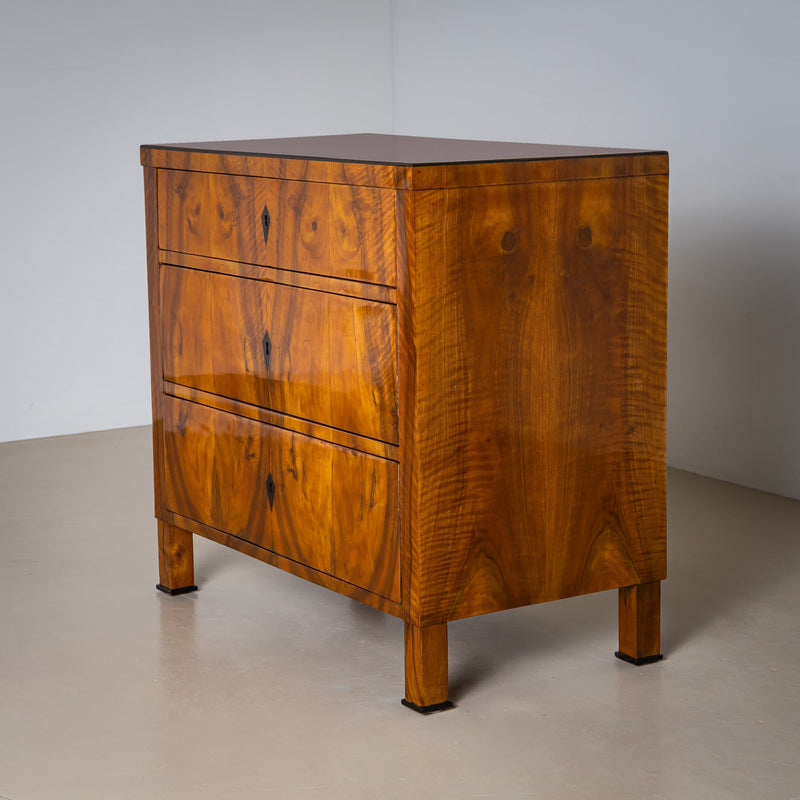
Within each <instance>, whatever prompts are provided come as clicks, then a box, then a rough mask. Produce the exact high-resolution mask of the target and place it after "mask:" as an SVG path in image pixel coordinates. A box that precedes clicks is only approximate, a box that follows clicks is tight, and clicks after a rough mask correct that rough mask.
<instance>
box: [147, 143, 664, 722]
mask: <svg viewBox="0 0 800 800" xmlns="http://www.w3.org/2000/svg"><path fill="white" fill-rule="evenodd" d="M141 160H142V164H143V166H144V180H145V202H146V221H147V255H148V278H149V298H150V333H151V360H152V391H153V423H154V424H153V442H154V470H155V511H156V517H157V519H158V537H159V538H158V540H159V570H160V583H159V588H160V589H162V590H163V591H166V592H169V593H171V594H178V593H181V592H185V591H191V590H193V589H194V588H196V587H195V585H194V570H193V556H192V536H193V535H194V534H197V535H200V536H204V537H207V538H209V539H212V540H214V541H217V542H220V543H221V544H224V545H227V546H228V547H232V548H234V549H236V550H239V551H241V552H244V553H247V554H249V555H251V556H253V557H255V558H258V559H260V560H262V561H265V562H267V563H269V564H272V565H274V566H277V567H280V568H281V569H284V570H287V571H289V572H291V573H293V574H295V575H298V576H300V577H302V578H305V579H307V580H311V581H314V582H315V583H318V584H320V585H322V586H325V587H327V588H329V589H332V590H334V591H337V592H340V593H342V594H345V595H347V596H349V597H352V598H355V599H357V600H360V601H362V602H365V603H368V604H369V605H372V606H374V607H376V608H379V609H381V610H383V611H385V612H387V613H389V614H393V615H395V616H398V617H400V618H402V619H403V620H404V621H405V627H406V637H405V653H406V659H405V671H406V697H405V699H404V701H403V702H404V703H405V704H406V705H408V706H410V707H412V708H414V709H416V710H418V711H423V712H428V711H433V710H439V709H442V708H446V707H448V706H449V705H450V704H449V701H448V696H447V622H448V621H450V620H454V619H459V618H463V617H469V616H473V615H476V614H483V613H486V612H490V611H498V610H502V609H507V608H513V607H517V606H521V605H528V604H532V603H539V602H544V601H548V600H555V599H559V598H564V597H569V596H573V595H577V594H584V593H587V592H596V591H602V590H607V589H619V624H620V646H619V651H618V652H617V655H618V656H620V657H621V658H624V659H626V660H628V661H632V662H634V663H637V664H642V663H647V662H649V661H654V660H657V659H658V658H660V652H659V651H660V643H659V629H660V619H659V615H660V581H661V580H662V579H663V578H664V577H665V576H666V508H665V499H666V481H665V449H666V440H665V428H666V424H665V416H666V414H665V392H666V286H667V284H666V269H667V181H668V177H667V175H668V161H667V155H666V153H663V152H659V151H631V150H610V149H600V148H576V147H558V146H548V145H526V144H512V143H499V142H470V141H461V140H444V139H422V138H415V137H403V136H379V135H370V134H359V135H347V136H326V137H309V138H298V139H265V140H253V141H236V142H206V143H200V144H184V145H180V144H178V145H146V146H144V147H142V150H141Z"/></svg>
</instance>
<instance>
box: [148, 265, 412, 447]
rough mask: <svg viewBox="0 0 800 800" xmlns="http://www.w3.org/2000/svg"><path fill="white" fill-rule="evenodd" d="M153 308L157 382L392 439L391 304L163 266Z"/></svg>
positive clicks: (394, 411)
mask: <svg viewBox="0 0 800 800" xmlns="http://www.w3.org/2000/svg"><path fill="white" fill-rule="evenodd" d="M161 310H162V332H161V339H162V358H163V370H164V379H165V380H167V381H171V382H173V383H179V384H183V385H185V386H191V387H193V388H196V389H201V390H203V391H206V392H211V393H212V394H216V395H220V396H222V397H229V398H232V399H235V400H241V401H242V402H245V403H252V404H254V405H259V406H264V407H265V408H270V409H274V410H275V411H278V412H282V413H285V414H291V415H293V416H296V417H301V418H303V419H308V420H313V421H316V422H320V423H322V424H324V425H330V426H333V427H335V428H341V429H342V430H346V431H352V432H354V433H358V434H362V435H364V436H369V437H372V438H374V439H380V440H383V441H388V442H391V443H396V442H397V436H398V428H397V382H396V371H397V368H396V352H395V347H396V344H395V342H396V338H397V337H396V330H395V328H396V320H395V309H394V307H393V306H390V305H386V304H384V303H372V302H369V301H366V300H358V299H355V298H350V297H342V296H340V295H335V294H328V293H326V292H317V291H311V290H306V289H296V288H294V287H291V286H283V285H281V284H274V283H267V282H264V281H254V280H247V279H242V278H235V277H231V276H228V275H219V274H215V273H211V272H202V271H199V270H193V269H183V268H180V267H171V266H166V265H165V266H163V267H162V268H161ZM265 334H268V335H269V339H270V342H269V350H270V355H269V362H267V357H266V355H265V352H264V336H265Z"/></svg>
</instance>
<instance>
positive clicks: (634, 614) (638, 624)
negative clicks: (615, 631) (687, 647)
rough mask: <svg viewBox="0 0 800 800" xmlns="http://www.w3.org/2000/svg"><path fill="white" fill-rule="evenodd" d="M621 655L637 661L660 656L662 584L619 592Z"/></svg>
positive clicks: (656, 583) (629, 587) (641, 586)
mask: <svg viewBox="0 0 800 800" xmlns="http://www.w3.org/2000/svg"><path fill="white" fill-rule="evenodd" d="M619 652H620V653H622V654H624V655H625V656H627V657H628V658H629V659H632V660H634V661H636V660H639V659H652V658H654V657H656V656H658V655H659V654H660V653H661V583H660V581H653V582H652V583H644V584H639V585H637V586H625V587H623V588H621V589H620V590H619Z"/></svg>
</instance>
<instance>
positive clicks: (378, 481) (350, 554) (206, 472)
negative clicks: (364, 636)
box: [164, 397, 400, 601]
mask: <svg viewBox="0 0 800 800" xmlns="http://www.w3.org/2000/svg"><path fill="white" fill-rule="evenodd" d="M164 409H165V418H164V425H165V454H166V465H167V469H166V485H165V499H166V505H167V508H168V509H169V510H170V511H173V512H175V513H176V514H180V515H181V516H183V517H188V518H189V519H193V520H197V521H198V522H202V523H204V524H206V525H209V526H211V527H213V528H216V529H218V530H220V531H224V532H226V533H229V534H231V535H232V536H235V537H238V538H240V539H245V540H247V541H250V542H252V543H253V544H255V545H257V546H259V547H262V548H264V549H267V550H272V551H274V552H275V553H278V554H279V555H281V556H283V557H285V558H289V559H291V560H293V561H297V562H300V563H302V564H305V565H307V566H308V567H311V568H312V569H316V570H319V571H321V572H324V573H326V574H328V575H331V576H333V577H335V578H338V579H340V580H344V581H347V582H348V583H352V584H355V585H356V586H360V587H362V588H364V589H366V590H368V591H370V592H372V593H374V594H378V595H381V596H383V597H386V598H388V599H390V600H394V601H399V600H400V576H399V572H400V566H399V561H398V539H397V504H398V498H397V464H395V463H394V462H391V461H385V460H383V459H379V458H375V457H373V456H367V455H364V454H362V453H356V452H354V451H350V450H346V449H344V448H340V447H336V446H335V445H329V444H324V443H322V442H319V441H318V440H316V439H311V438H309V437H306V436H302V435H300V434H296V433H293V432H291V431H285V430H282V429H280V428H274V427H271V426H268V425H264V424H261V423H258V422H254V421H253V420H249V419H243V418H242V417H237V416H234V415H233V414H227V413H225V412H222V411H218V410H216V409H211V408H207V407H205V406H201V405H198V404H196V403H190V402H187V401H184V400H178V399H175V398H171V397H167V398H165V403H164ZM270 476H271V478H272V480H273V481H274V485H275V493H274V499H273V502H272V503H271V502H270V500H269V492H268V489H267V485H268V481H269V480H270Z"/></svg>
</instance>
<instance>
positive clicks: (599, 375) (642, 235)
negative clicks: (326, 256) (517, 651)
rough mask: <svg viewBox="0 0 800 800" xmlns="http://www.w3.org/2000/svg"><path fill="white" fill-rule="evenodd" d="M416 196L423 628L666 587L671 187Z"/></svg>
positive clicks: (503, 189)
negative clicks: (658, 584) (606, 593)
mask: <svg viewBox="0 0 800 800" xmlns="http://www.w3.org/2000/svg"><path fill="white" fill-rule="evenodd" d="M415 194H416V209H415V228H416V288H415V339H416V359H417V361H416V401H415V402H416V406H415V418H416V431H417V448H418V453H417V459H418V463H417V470H418V472H417V480H418V484H419V487H418V491H419V494H418V510H417V520H416V521H417V532H416V536H417V547H418V550H419V567H418V568H419V585H420V597H419V618H420V620H421V623H422V624H435V623H438V622H442V621H446V620H448V619H455V618H459V617H465V616H471V615H474V614H481V613H485V612H488V611H495V610H499V609H502V608H511V607H514V606H519V605H524V604H528V603H535V602H541V601H546V600H553V599H557V598H561V597H568V596H572V595H576V594H583V593H586V592H593V591H600V590H604V589H611V588H616V587H621V586H627V585H631V584H635V583H642V582H648V581H655V580H660V579H662V578H664V577H665V574H666V535H665V534H666V473H665V451H666V420H665V417H666V410H665V392H666V299H667V284H666V277H667V272H666V268H667V259H666V255H667V251H666V244H667V229H666V220H667V177H666V176H665V175H655V176H646V177H635V178H618V179H611V180H590V181H567V182H552V183H540V184H517V185H508V186H491V187H479V188H463V189H452V190H447V191H440V192H419V193H415Z"/></svg>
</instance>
